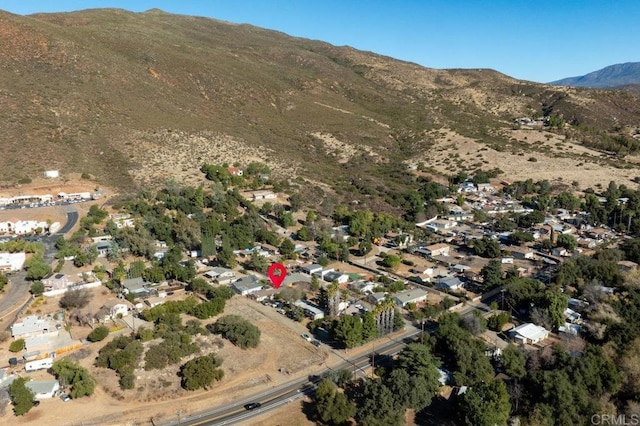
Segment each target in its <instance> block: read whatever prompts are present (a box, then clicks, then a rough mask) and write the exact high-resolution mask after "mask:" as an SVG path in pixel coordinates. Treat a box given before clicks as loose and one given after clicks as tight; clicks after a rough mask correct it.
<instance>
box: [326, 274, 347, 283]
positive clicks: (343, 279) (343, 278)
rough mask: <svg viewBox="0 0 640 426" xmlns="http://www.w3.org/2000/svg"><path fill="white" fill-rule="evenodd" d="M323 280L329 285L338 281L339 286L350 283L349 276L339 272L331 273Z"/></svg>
mask: <svg viewBox="0 0 640 426" xmlns="http://www.w3.org/2000/svg"><path fill="white" fill-rule="evenodd" d="M322 279H323V280H325V281H326V282H329V283H332V282H334V281H336V282H337V283H338V284H346V283H347V282H348V281H349V275H347V274H345V273H342V272H338V271H331V272H327V273H326V274H324V276H323V277H322Z"/></svg>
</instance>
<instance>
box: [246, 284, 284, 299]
mask: <svg viewBox="0 0 640 426" xmlns="http://www.w3.org/2000/svg"><path fill="white" fill-rule="evenodd" d="M278 291H279V290H278V289H276V288H273V287H267V288H263V289H262V290H260V291H256V292H253V293H251V294H250V295H249V297H250V298H251V299H253V300H255V301H256V302H263V301H265V300H271V299H273V296H274V295H275V294H276V293H277V292H278Z"/></svg>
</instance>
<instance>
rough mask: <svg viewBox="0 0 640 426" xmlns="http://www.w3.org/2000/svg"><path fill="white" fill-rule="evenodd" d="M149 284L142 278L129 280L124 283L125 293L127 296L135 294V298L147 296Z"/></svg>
mask: <svg viewBox="0 0 640 426" xmlns="http://www.w3.org/2000/svg"><path fill="white" fill-rule="evenodd" d="M147 285H148V283H147V282H146V281H145V280H144V278H142V277H138V278H127V279H126V280H124V281H122V287H124V289H123V292H124V293H125V294H133V295H134V296H135V297H139V296H142V295H146V294H148V293H149V290H148V289H147Z"/></svg>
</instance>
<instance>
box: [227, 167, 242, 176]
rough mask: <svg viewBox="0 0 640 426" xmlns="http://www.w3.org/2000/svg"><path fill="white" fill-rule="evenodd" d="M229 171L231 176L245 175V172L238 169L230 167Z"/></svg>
mask: <svg viewBox="0 0 640 426" xmlns="http://www.w3.org/2000/svg"><path fill="white" fill-rule="evenodd" d="M227 171H228V172H229V174H230V175H231V176H242V175H243V174H244V172H243V171H242V170H241V169H239V168H237V167H229V168H227Z"/></svg>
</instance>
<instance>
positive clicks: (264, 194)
mask: <svg viewBox="0 0 640 426" xmlns="http://www.w3.org/2000/svg"><path fill="white" fill-rule="evenodd" d="M251 196H252V199H253V201H260V200H274V199H276V198H278V195H277V194H276V193H275V192H273V191H269V190H264V191H254V192H253V193H252V194H251Z"/></svg>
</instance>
